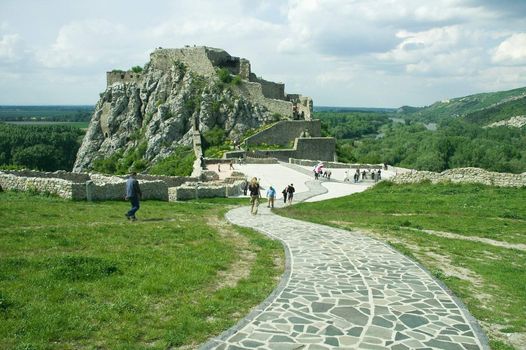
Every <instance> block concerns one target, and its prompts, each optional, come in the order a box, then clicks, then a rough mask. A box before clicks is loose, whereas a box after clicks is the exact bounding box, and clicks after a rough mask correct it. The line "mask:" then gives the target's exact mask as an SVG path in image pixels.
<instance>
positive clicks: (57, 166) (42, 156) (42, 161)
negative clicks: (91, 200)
mask: <svg viewBox="0 0 526 350" xmlns="http://www.w3.org/2000/svg"><path fill="white" fill-rule="evenodd" d="M83 135H84V132H83V131H82V130H80V129H79V128H75V127H71V126H64V125H49V126H35V125H27V126H26V125H24V126H20V125H12V124H6V123H0V167H3V168H28V169H35V170H43V171H55V170H67V171H71V169H72V168H73V164H74V163H75V158H76V156H77V151H78V149H79V147H80V144H81V141H82V136H83Z"/></svg>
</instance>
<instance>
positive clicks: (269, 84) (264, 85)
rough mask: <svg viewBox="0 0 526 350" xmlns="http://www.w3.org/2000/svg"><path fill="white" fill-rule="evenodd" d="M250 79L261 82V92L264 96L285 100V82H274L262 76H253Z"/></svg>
mask: <svg viewBox="0 0 526 350" xmlns="http://www.w3.org/2000/svg"><path fill="white" fill-rule="evenodd" d="M250 81H252V82H254V83H259V84H261V92H262V93H263V96H265V97H266V98H272V99H276V100H285V84H283V83H274V82H273V81H268V80H265V79H263V78H255V79H253V80H250Z"/></svg>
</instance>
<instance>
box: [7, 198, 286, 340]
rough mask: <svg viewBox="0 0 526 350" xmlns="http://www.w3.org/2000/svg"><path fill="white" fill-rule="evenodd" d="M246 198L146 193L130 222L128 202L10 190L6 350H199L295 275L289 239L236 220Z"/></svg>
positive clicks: (8, 202)
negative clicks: (230, 213) (284, 241)
mask: <svg viewBox="0 0 526 350" xmlns="http://www.w3.org/2000/svg"><path fill="white" fill-rule="evenodd" d="M239 203H240V202H236V201H233V202H232V201H228V200H215V201H213V202H209V203H207V202H189V203H167V202H157V201H145V202H142V208H141V210H140V211H139V212H138V217H139V221H137V222H129V221H127V220H125V218H124V213H125V212H126V211H127V210H128V208H129V204H128V203H127V202H124V201H123V202H94V203H93V202H92V203H90V202H72V201H66V200H62V199H58V198H53V197H43V196H32V195H29V194H23V193H13V192H6V193H0V324H1V326H0V348H1V349H146V348H148V349H167V348H177V347H182V346H186V348H195V347H196V345H197V344H199V343H201V342H203V341H205V340H206V339H207V338H209V337H211V336H214V335H217V334H219V333H221V331H223V330H225V329H227V328H229V327H230V326H232V325H234V324H235V323H236V322H237V321H238V320H239V319H240V318H242V317H243V316H245V315H246V314H247V313H248V312H249V311H250V309H251V308H252V307H253V306H255V305H257V304H259V303H260V302H261V301H263V300H264V299H265V298H266V297H267V296H268V295H269V294H270V293H271V291H272V290H273V289H274V288H275V286H276V284H277V282H278V280H279V278H280V276H281V274H282V272H283V260H284V256H283V248H282V246H281V244H280V243H278V242H276V241H272V240H269V239H267V238H265V237H262V236H261V235H259V234H256V233H254V232H253V231H250V230H247V229H243V228H239V227H234V226H232V225H230V224H228V223H226V222H225V221H224V219H223V213H224V212H225V211H226V210H228V208H230V207H231V206H230V204H239ZM242 203H243V204H246V203H245V202H244V201H243V202H242Z"/></svg>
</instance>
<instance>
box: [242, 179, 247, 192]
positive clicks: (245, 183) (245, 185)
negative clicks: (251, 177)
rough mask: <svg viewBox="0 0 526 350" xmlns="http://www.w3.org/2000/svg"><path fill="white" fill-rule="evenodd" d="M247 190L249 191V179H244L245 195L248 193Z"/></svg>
mask: <svg viewBox="0 0 526 350" xmlns="http://www.w3.org/2000/svg"><path fill="white" fill-rule="evenodd" d="M247 191H248V181H247V179H245V180H243V196H246V195H247Z"/></svg>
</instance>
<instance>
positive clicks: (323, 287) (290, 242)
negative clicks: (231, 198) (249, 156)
mask: <svg viewBox="0 0 526 350" xmlns="http://www.w3.org/2000/svg"><path fill="white" fill-rule="evenodd" d="M306 185H307V187H308V188H309V189H310V190H309V192H308V193H300V194H298V195H297V196H296V197H295V200H297V201H301V200H305V199H306V198H308V197H310V196H312V195H314V194H321V193H323V192H324V191H326V189H325V190H324V189H323V186H321V185H320V183H319V182H318V181H309V182H307V183H306ZM226 217H227V219H228V220H229V221H230V222H232V223H234V224H236V225H240V226H245V227H251V228H253V229H256V230H258V231H260V232H262V233H264V234H266V235H269V236H271V237H274V238H277V239H279V240H280V241H281V242H283V244H284V246H285V249H286V253H287V254H286V255H287V266H286V272H285V275H284V276H283V278H282V281H281V283H280V285H279V286H278V288H277V289H276V290H275V291H274V293H273V294H272V295H271V296H269V298H267V300H266V301H265V302H264V303H262V304H261V305H260V306H259V307H257V308H256V309H255V310H254V311H253V312H252V313H251V314H250V315H248V316H247V317H246V318H245V319H244V320H242V321H241V322H240V323H239V324H238V325H236V326H235V327H233V328H231V329H230V330H228V331H226V332H225V333H223V334H222V335H220V336H219V337H217V338H214V339H212V340H210V341H209V342H208V343H206V344H204V345H203V346H202V347H201V349H219V350H236V349H271V350H292V349H306V350H322V349H373V350H374V349H392V350H403V349H451V350H457V349H458V350H472V349H473V350H475V349H489V346H488V343H487V339H486V337H485V335H484V334H483V333H482V331H481V329H480V327H479V326H478V324H477V323H476V321H475V320H474V319H473V318H472V317H471V316H470V315H469V314H468V312H467V310H466V309H465V308H464V306H463V305H462V304H461V303H460V302H459V301H458V300H457V299H456V298H454V297H453V296H451V295H450V294H449V293H448V291H447V290H446V289H445V287H443V286H442V285H441V284H440V283H439V282H437V281H435V280H434V279H433V278H432V277H431V276H430V274H429V273H428V272H427V271H425V270H424V269H423V268H422V267H421V266H420V265H418V264H417V263H415V262H413V261H412V260H410V259H408V258H407V257H405V256H404V255H402V254H400V253H398V252H397V251H395V250H394V249H392V248H391V247H389V246H388V245H386V244H383V243H381V242H379V241H377V240H374V239H372V238H369V237H367V236H365V235H363V234H360V232H356V231H352V232H351V231H345V230H341V229H336V228H332V227H328V226H323V225H317V224H313V223H307V222H303V221H298V220H293V219H289V218H284V217H280V216H278V215H275V214H272V213H271V212H270V210H269V209H267V208H266V207H264V206H263V208H261V207H260V212H259V214H258V215H255V216H254V215H251V214H250V213H249V209H248V208H247V207H243V208H237V209H234V210H232V211H230V212H228V213H227V216H226Z"/></svg>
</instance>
